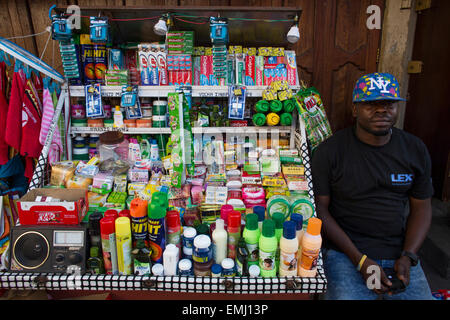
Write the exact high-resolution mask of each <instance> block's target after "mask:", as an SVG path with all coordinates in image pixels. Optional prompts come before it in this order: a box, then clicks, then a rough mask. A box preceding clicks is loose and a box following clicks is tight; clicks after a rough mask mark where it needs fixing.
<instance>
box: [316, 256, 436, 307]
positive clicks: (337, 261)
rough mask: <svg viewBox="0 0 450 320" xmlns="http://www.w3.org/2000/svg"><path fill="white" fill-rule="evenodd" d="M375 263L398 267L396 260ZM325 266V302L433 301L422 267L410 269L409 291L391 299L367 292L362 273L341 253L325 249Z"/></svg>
mask: <svg viewBox="0 0 450 320" xmlns="http://www.w3.org/2000/svg"><path fill="white" fill-rule="evenodd" d="M374 261H375V262H376V263H377V264H378V265H379V266H380V267H382V268H393V267H394V263H395V260H374ZM323 264H324V269H325V275H326V277H327V282H328V283H327V291H326V293H325V294H324V299H325V300H377V299H385V300H433V297H432V295H431V290H430V287H429V285H428V281H427V279H426V277H425V274H424V272H423V270H422V267H421V266H420V264H418V265H417V266H415V267H411V269H410V276H409V277H410V280H409V285H408V287H407V288H406V290H405V291H403V292H401V293H398V294H394V295H392V296H389V295H388V294H383V295H378V294H376V293H375V292H373V291H372V290H370V289H368V288H367V286H366V283H365V281H364V279H363V277H362V276H361V274H360V273H359V271H357V270H356V268H355V266H354V265H353V263H352V262H351V261H350V259H349V258H348V257H347V256H346V255H345V254H344V253H342V252H338V251H335V250H330V249H328V250H327V249H324V250H323Z"/></svg>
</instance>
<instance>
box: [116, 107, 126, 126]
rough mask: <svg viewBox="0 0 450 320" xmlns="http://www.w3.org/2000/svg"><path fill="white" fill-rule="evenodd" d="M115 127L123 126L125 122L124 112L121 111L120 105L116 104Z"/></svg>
mask: <svg viewBox="0 0 450 320" xmlns="http://www.w3.org/2000/svg"><path fill="white" fill-rule="evenodd" d="M113 126H114V128H123V127H125V124H124V123H123V114H122V111H120V106H116V111H114V125H113Z"/></svg>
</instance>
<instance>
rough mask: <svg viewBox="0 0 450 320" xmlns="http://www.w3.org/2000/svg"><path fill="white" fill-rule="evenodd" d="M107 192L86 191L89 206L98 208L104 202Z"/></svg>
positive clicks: (106, 198)
mask: <svg viewBox="0 0 450 320" xmlns="http://www.w3.org/2000/svg"><path fill="white" fill-rule="evenodd" d="M108 196H109V194H99V193H96V192H92V191H89V192H88V201H89V208H100V207H103V206H104V205H105V204H106V201H107V200H108Z"/></svg>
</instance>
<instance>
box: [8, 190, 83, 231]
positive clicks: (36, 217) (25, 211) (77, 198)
mask: <svg viewBox="0 0 450 320" xmlns="http://www.w3.org/2000/svg"><path fill="white" fill-rule="evenodd" d="M37 197H41V198H42V199H41V201H36V198H37ZM44 197H45V198H44ZM49 197H51V198H52V199H57V200H55V201H53V200H51V199H50V201H45V202H44V201H43V200H46V199H47V200H49ZM87 199H88V198H87V190H86V189H39V188H37V189H33V190H31V191H29V192H28V193H27V194H25V195H24V196H23V197H22V198H20V199H19V201H18V202H17V208H18V211H19V221H20V224H22V225H27V224H28V225H29V224H34V225H59V224H79V223H80V222H81V221H82V220H83V218H84V216H85V215H86V213H87V210H88V208H89V203H88V200H87Z"/></svg>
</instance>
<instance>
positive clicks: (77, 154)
mask: <svg viewBox="0 0 450 320" xmlns="http://www.w3.org/2000/svg"><path fill="white" fill-rule="evenodd" d="M72 160H84V161H87V160H89V148H88V147H87V146H85V147H83V148H73V149H72Z"/></svg>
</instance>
